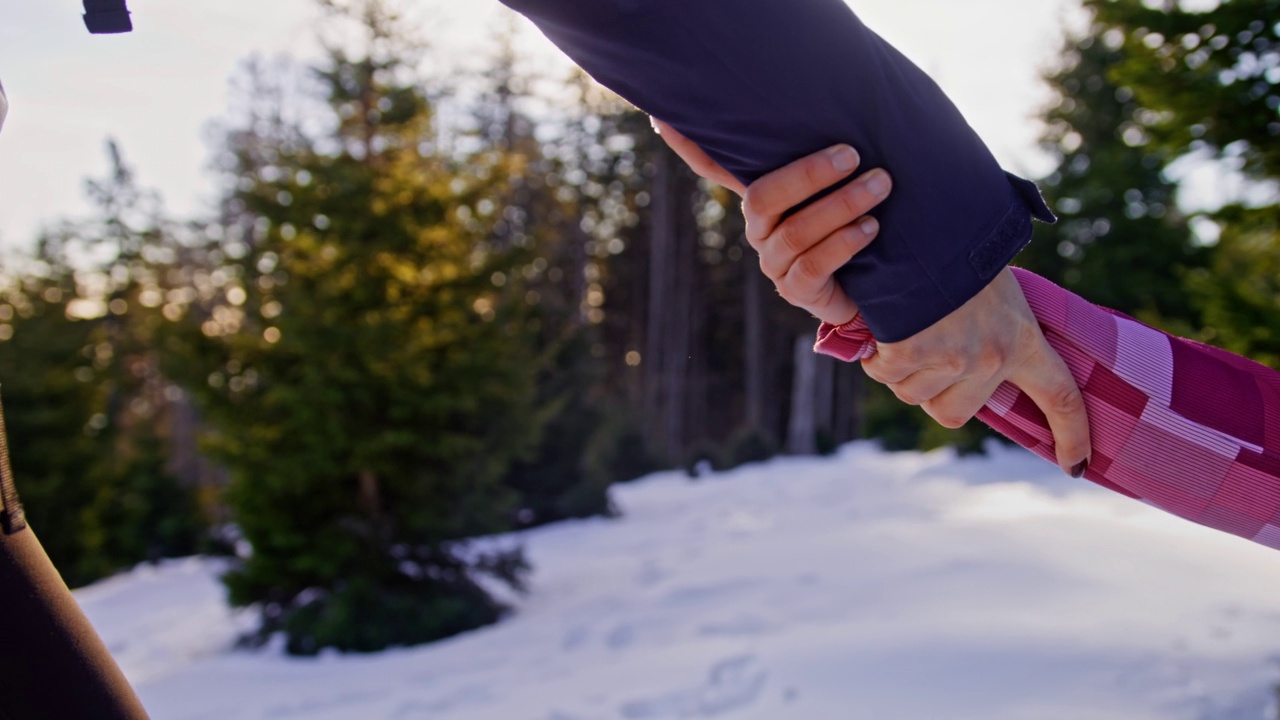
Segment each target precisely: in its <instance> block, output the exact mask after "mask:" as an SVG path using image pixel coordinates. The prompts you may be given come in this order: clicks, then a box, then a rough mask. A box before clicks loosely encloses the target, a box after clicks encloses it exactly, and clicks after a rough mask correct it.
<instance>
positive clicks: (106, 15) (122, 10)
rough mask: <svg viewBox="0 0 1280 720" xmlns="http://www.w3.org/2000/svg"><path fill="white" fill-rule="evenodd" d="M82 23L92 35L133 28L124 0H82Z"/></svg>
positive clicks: (126, 30) (124, 31) (122, 31)
mask: <svg viewBox="0 0 1280 720" xmlns="http://www.w3.org/2000/svg"><path fill="white" fill-rule="evenodd" d="M84 25H85V27H87V28H89V32H91V33H93V34H94V35H109V34H112V33H127V32H129V31H130V30H133V22H132V21H131V20H130V19H129V8H128V6H127V5H125V0H84Z"/></svg>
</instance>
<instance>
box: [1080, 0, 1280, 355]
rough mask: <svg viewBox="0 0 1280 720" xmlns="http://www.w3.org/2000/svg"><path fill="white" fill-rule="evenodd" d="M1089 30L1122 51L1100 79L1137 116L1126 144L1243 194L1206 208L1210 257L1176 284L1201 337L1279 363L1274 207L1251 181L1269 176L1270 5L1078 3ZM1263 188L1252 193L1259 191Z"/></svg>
mask: <svg viewBox="0 0 1280 720" xmlns="http://www.w3.org/2000/svg"><path fill="white" fill-rule="evenodd" d="M1086 5H1087V6H1088V7H1089V8H1091V9H1092V10H1093V11H1094V12H1095V13H1096V17H1097V20H1098V32H1099V33H1100V34H1101V36H1102V37H1103V38H1104V39H1105V40H1106V41H1107V42H1108V43H1109V44H1111V45H1113V46H1115V47H1123V49H1124V60H1123V62H1120V63H1118V64H1117V65H1116V66H1115V67H1113V68H1112V69H1111V70H1110V71H1109V73H1108V75H1109V77H1110V78H1111V79H1112V80H1113V81H1114V82H1115V83H1116V84H1117V85H1119V86H1120V87H1121V88H1123V89H1124V91H1125V92H1127V93H1129V94H1131V96H1132V98H1133V101H1134V103H1135V104H1136V105H1137V106H1138V109H1137V110H1136V111H1135V112H1134V113H1133V115H1132V118H1131V119H1130V121H1129V122H1128V123H1127V124H1126V126H1125V127H1124V128H1123V132H1124V133H1125V135H1126V137H1129V138H1131V139H1133V140H1134V141H1135V142H1139V143H1149V144H1150V145H1151V146H1153V147H1155V148H1158V149H1159V150H1160V151H1161V152H1162V153H1164V154H1165V156H1166V157H1167V158H1168V159H1169V160H1174V159H1178V158H1193V159H1194V161H1195V162H1199V163H1201V164H1203V163H1208V162H1217V163H1219V164H1222V165H1224V166H1226V167H1227V168H1228V173H1230V174H1235V175H1236V176H1238V177H1240V178H1243V179H1244V181H1245V182H1243V183H1241V186H1242V187H1244V188H1251V189H1252V192H1248V191H1246V192H1243V193H1239V192H1238V193H1235V196H1234V197H1232V196H1231V194H1229V193H1228V194H1226V195H1227V197H1225V198H1224V199H1225V200H1226V203H1227V204H1226V205H1225V206H1224V207H1222V208H1221V209H1218V210H1214V211H1210V212H1207V213H1206V214H1205V217H1206V219H1209V220H1211V221H1212V222H1213V223H1214V224H1216V225H1217V226H1218V233H1217V234H1218V235H1219V237H1217V238H1209V239H1210V240H1211V241H1216V247H1214V248H1213V252H1212V259H1211V262H1210V264H1209V265H1208V266H1207V267H1203V268H1197V269H1194V270H1193V271H1192V272H1190V273H1189V274H1188V276H1187V281H1186V284H1185V288H1186V292H1187V293H1188V294H1189V296H1190V297H1191V299H1192V300H1193V302H1194V303H1195V304H1196V306H1197V307H1198V308H1199V309H1200V311H1201V315H1200V323H1199V325H1200V333H1199V335H1200V338H1201V339H1203V340H1205V341H1208V342H1213V343H1215V344H1218V345H1220V346H1222V347H1225V348H1227V349H1229V350H1233V351H1236V352H1239V353H1243V354H1245V355H1248V356H1250V357H1254V358H1256V359H1258V360H1261V361H1264V362H1268V363H1270V364H1272V365H1273V366H1276V367H1280V320H1277V316H1278V315H1280V280H1277V279H1276V277H1277V276H1276V274H1275V272H1274V270H1275V268H1276V265H1275V260H1274V258H1275V257H1276V255H1277V252H1280V203H1277V202H1276V200H1275V195H1274V191H1267V190H1266V188H1265V186H1264V187H1261V188H1260V187H1259V186H1257V185H1256V184H1251V183H1257V182H1259V181H1261V182H1274V181H1276V180H1277V179H1280V144H1277V142H1276V139H1277V138H1278V137H1280V70H1278V69H1277V68H1276V58H1277V57H1280V28H1277V26H1276V25H1275V18H1276V13H1277V11H1280V2H1277V1H1276V0H1230V1H1229V2H1222V3H1218V4H1216V5H1215V6H1214V7H1212V8H1211V9H1208V10H1199V9H1197V10H1188V9H1184V8H1183V7H1182V6H1181V5H1180V4H1178V3H1174V2H1165V3H1163V4H1161V5H1151V4H1150V3H1143V2H1139V1H1138V0H1112V1H1109V2H1102V1H1100V0H1089V2H1087V3H1086ZM1259 190H1262V192H1259Z"/></svg>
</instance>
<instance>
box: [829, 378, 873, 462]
mask: <svg viewBox="0 0 1280 720" xmlns="http://www.w3.org/2000/svg"><path fill="white" fill-rule="evenodd" d="M864 383H865V376H864V375H863V372H862V366H861V365H860V364H858V363H849V364H843V363H840V364H838V365H837V369H836V389H835V420H834V421H833V422H834V424H835V431H834V432H835V440H836V442H837V443H839V444H843V443H846V442H849V441H851V440H859V439H861V438H862V437H864V436H865V435H866V431H865V428H864V427H863V412H862V403H863V393H864V392H865V384H864Z"/></svg>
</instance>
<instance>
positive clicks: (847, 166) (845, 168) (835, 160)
mask: <svg viewBox="0 0 1280 720" xmlns="http://www.w3.org/2000/svg"><path fill="white" fill-rule="evenodd" d="M827 157H830V158H831V165H832V166H834V167H835V169H836V172H842V173H847V172H853V169H854V168H856V167H858V152H857V151H856V150H854V149H853V148H851V147H849V146H848V145H837V146H835V147H833V148H831V149H830V150H828V151H827Z"/></svg>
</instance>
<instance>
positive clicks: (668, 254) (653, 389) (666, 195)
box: [643, 151, 676, 453]
mask: <svg viewBox="0 0 1280 720" xmlns="http://www.w3.org/2000/svg"><path fill="white" fill-rule="evenodd" d="M653 164H654V176H653V186H652V190H653V192H652V194H651V197H652V201H651V204H650V206H649V207H650V214H649V217H650V221H649V311H648V312H647V313H646V314H645V317H646V320H647V322H646V327H645V350H644V358H643V360H644V405H643V413H644V422H645V426H646V427H647V428H649V429H650V433H649V437H650V445H651V447H652V448H653V449H654V450H658V451H659V452H663V453H667V452H669V448H667V447H665V445H666V437H667V434H666V422H665V420H666V418H665V415H664V413H663V412H662V410H663V405H664V399H665V398H667V397H670V396H669V394H668V391H669V388H667V387H666V383H665V380H666V377H667V371H668V368H667V367H666V363H665V361H666V360H667V353H666V352H665V350H666V346H667V332H668V328H667V318H668V316H670V315H671V314H672V313H671V304H670V303H671V300H672V289H673V286H674V283H673V282H672V277H671V276H672V273H674V272H675V262H674V260H675V253H674V252H673V247H672V246H673V245H674V243H675V239H676V236H675V224H676V221H675V202H674V198H673V197H672V196H671V163H670V162H669V161H668V159H667V157H666V154H665V153H664V152H662V151H659V152H657V153H655V154H654V160H653Z"/></svg>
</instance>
